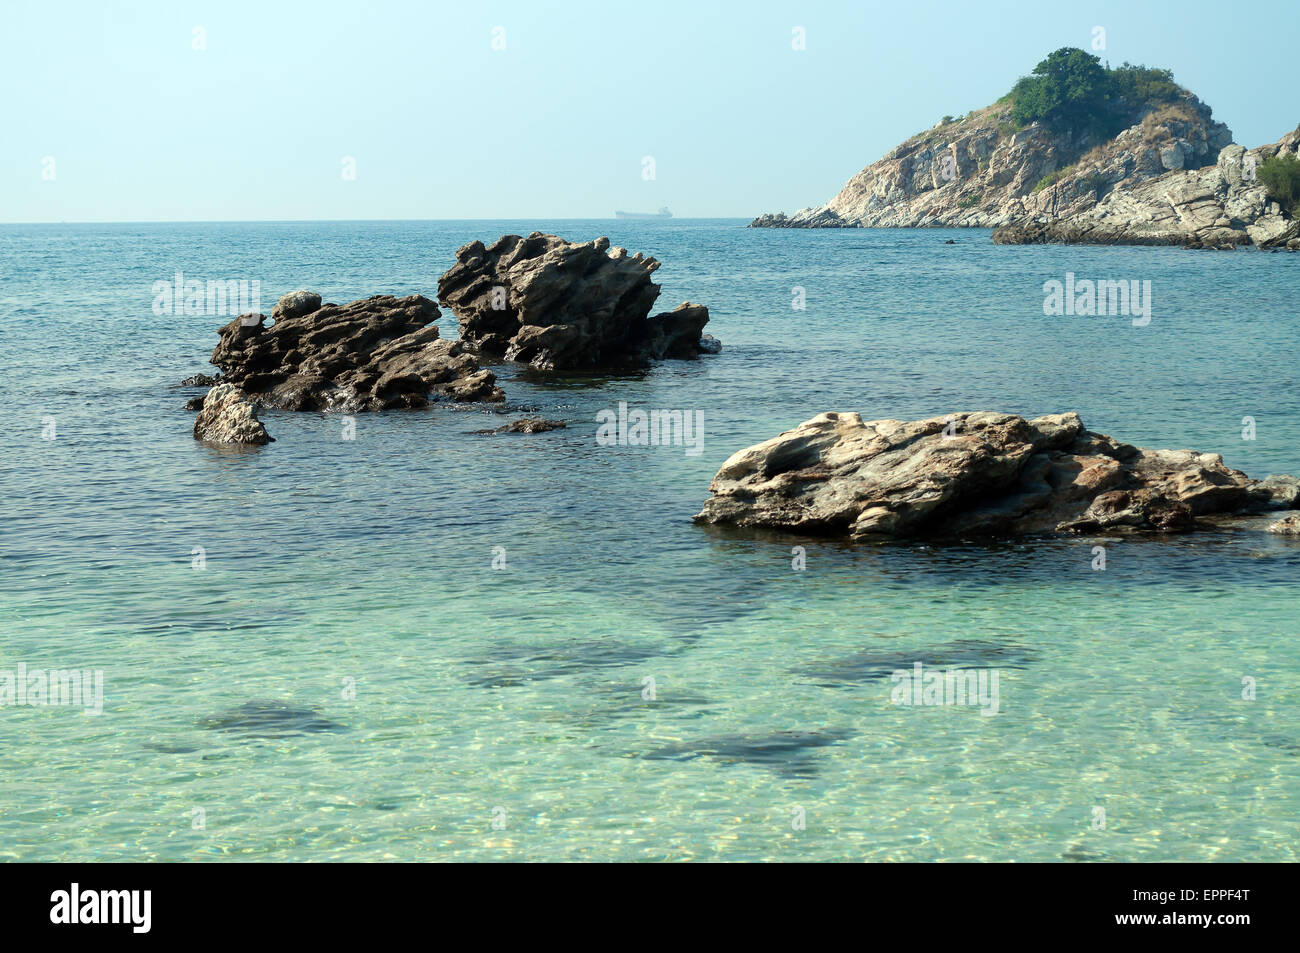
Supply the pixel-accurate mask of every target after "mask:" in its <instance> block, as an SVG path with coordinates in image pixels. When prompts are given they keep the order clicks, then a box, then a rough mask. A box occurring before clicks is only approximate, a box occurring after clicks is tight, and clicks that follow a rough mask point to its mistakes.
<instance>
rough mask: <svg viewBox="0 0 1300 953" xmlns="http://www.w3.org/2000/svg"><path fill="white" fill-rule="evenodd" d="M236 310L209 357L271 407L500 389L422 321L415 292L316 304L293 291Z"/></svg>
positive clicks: (430, 307) (403, 402) (425, 310)
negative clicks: (262, 308)
mask: <svg viewBox="0 0 1300 953" xmlns="http://www.w3.org/2000/svg"><path fill="white" fill-rule="evenodd" d="M271 313H272V317H273V319H274V323H273V324H272V325H271V326H270V327H265V326H264V325H263V323H262V322H263V321H265V320H266V318H265V316H264V315H260V314H253V315H241V316H240V317H239V318H236V319H235V320H234V321H231V322H230V323H229V324H227V325H226V326H225V327H223V328H222V329H221V330H220V332H219V333H220V335H221V342H220V343H219V344H218V345H217V347H216V349H215V350H214V351H213V352H212V363H213V364H215V365H216V366H217V367H219V368H221V370H222V372H223V373H224V376H225V377H224V379H225V380H227V381H231V382H233V383H236V384H239V385H240V386H242V387H243V388H244V389H245V390H246V391H247V392H248V393H250V394H256V395H257V396H258V398H259V399H260V400H261V401H262V402H264V403H265V404H267V405H268V406H271V407H275V408H277V409H280V410H334V409H338V410H350V411H367V410H384V409H387V408H394V407H422V406H424V405H425V404H427V403H428V396H429V394H430V393H437V394H441V395H443V396H445V397H447V398H449V399H451V400H457V401H499V400H503V399H504V395H503V394H502V393H501V390H500V388H498V387H497V386H496V377H495V375H493V373H492V372H491V371H489V370H485V369H482V368H480V367H479V364H478V361H477V360H475V359H474V357H473V356H472V355H470V354H467V353H464V351H463V349H462V348H461V346H460V344H459V343H457V342H455V341H447V340H442V339H440V338H439V337H438V329H437V327H435V326H434V325H433V323H432V322H434V321H436V320H438V318H439V312H438V308H437V306H436V305H435V304H434V303H433V302H432V301H430V300H429V299H428V298H425V297H424V296H422V295H409V296H407V297H405V298H395V297H393V296H392V295H375V296H373V297H370V298H363V299H361V300H359V301H353V302H352V303H351V304H347V305H343V306H339V305H336V304H326V305H322V304H321V303H320V295H318V294H315V293H313V292H309V291H295V292H292V293H290V294H287V295H285V296H284V297H283V298H281V299H280V301H279V303H278V304H276V306H275V309H274V310H273V311H272V312H271Z"/></svg>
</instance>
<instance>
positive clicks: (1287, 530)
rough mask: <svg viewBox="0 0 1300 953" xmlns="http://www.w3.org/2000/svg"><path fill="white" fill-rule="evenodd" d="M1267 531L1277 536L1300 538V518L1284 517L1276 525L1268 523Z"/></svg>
mask: <svg viewBox="0 0 1300 953" xmlns="http://www.w3.org/2000/svg"><path fill="white" fill-rule="evenodd" d="M1268 531H1269V532H1270V533H1277V534H1278V535H1279V536H1300V516H1284V517H1282V519H1280V520H1278V521H1277V522H1276V523H1270V524H1269V526H1268Z"/></svg>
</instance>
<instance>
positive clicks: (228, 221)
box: [0, 215, 752, 225]
mask: <svg viewBox="0 0 1300 953" xmlns="http://www.w3.org/2000/svg"><path fill="white" fill-rule="evenodd" d="M532 220H537V221H548V222H623V221H628V222H636V221H641V222H644V221H650V222H655V223H658V224H663V223H664V222H717V221H737V222H744V221H751V220H752V219H751V218H748V217H746V216H743V215H700V216H685V215H681V216H678V215H674V216H673V217H672V218H670V219H636V218H629V219H621V218H615V217H612V216H611V217H609V218H601V217H592V216H563V215H555V216H551V215H528V216H523V217H517V218H511V217H495V218H149V219H144V218H142V219H112V220H110V219H87V220H82V221H68V220H64V219H60V220H58V221H40V222H0V225H311V224H327V223H338V222H382V223H387V222H527V221H532Z"/></svg>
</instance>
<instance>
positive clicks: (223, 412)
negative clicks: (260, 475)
mask: <svg viewBox="0 0 1300 953" xmlns="http://www.w3.org/2000/svg"><path fill="white" fill-rule="evenodd" d="M186 406H187V407H188V406H189V405H188V404H187V405H186ZM194 439H195V440H203V441H206V442H207V443H246V444H264V443H270V442H271V441H273V440H274V439H275V438H274V437H272V436H271V435H270V434H268V433H267V432H266V427H265V426H264V425H263V424H262V422H261V421H260V420H258V419H257V405H256V404H254V403H253V401H252V400H250V399H249V397H248V395H247V394H246V393H244V390H243V388H241V387H238V386H236V385H235V384H218V385H217V386H216V387H214V388H212V390H210V391H208V393H207V395H206V396H205V397H204V398H203V402H202V404H201V409H200V410H199V416H198V417H197V418H196V419H195V421H194Z"/></svg>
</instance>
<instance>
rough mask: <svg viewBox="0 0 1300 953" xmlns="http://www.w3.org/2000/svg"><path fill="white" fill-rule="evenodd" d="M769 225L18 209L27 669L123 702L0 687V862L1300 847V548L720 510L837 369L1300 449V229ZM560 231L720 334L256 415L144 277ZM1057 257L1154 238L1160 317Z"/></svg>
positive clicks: (1205, 856) (348, 276)
mask: <svg viewBox="0 0 1300 953" xmlns="http://www.w3.org/2000/svg"><path fill="white" fill-rule="evenodd" d="M742 225H743V223H741V222H734V221H708V222H692V221H680V222H672V223H657V222H652V223H639V222H582V221H566V222H413V223H312V224H207V225H200V224H184V225H41V226H0V370H2V373H0V399H2V400H3V404H4V407H5V409H6V426H4V427H3V428H0V508H2V510H3V517H4V518H3V526H4V532H3V534H2V535H0V560H2V562H0V572H2V573H3V582H4V585H3V592H2V593H0V622H2V625H0V633H2V635H0V672H2V671H4V670H12V669H15V668H16V666H17V665H18V664H19V663H23V664H25V665H26V666H27V667H28V669H29V670H31V669H60V668H73V667H75V668H88V669H100V670H102V671H103V673H104V702H103V714H101V715H98V716H96V715H91V714H86V713H84V712H83V711H81V710H80V709H78V708H75V707H52V706H44V707H40V706H25V707H13V706H10V707H5V708H0V778H3V781H2V782H0V857H2V858H4V859H8V860H151V859H157V860H376V859H401V860H418V859H433V860H502V859H529V860H570V859H590V860H683V859H707V860H968V859H969V860H1043V861H1061V860H1064V861H1070V860H1074V861H1079V860H1118V861H1130V860H1250V861H1263V860H1296V859H1297V854H1298V853H1300V848H1298V847H1297V844H1298V843H1300V836H1298V835H1300V820H1297V819H1298V818H1300V784H1297V782H1298V781H1300V709H1298V706H1297V701H1298V700H1300V689H1298V688H1297V684H1298V683H1297V676H1298V675H1300V652H1298V651H1297V638H1296V637H1297V629H1298V628H1300V623H1298V622H1297V607H1298V606H1297V598H1296V589H1295V580H1296V577H1297V570H1298V569H1300V543H1296V542H1293V541H1289V540H1286V539H1282V538H1278V537H1274V536H1269V535H1266V534H1263V533H1260V532H1258V531H1257V530H1256V529H1252V528H1250V527H1225V528H1223V529H1220V530H1215V531H1210V532H1205V533H1200V534H1195V535H1191V536H1185V537H1176V538H1170V539H1125V540H1120V539H1049V540H1030V541H1019V542H1014V543H992V544H983V545H974V544H970V545H949V546H932V545H920V544H912V545H883V546H861V547H853V546H848V545H843V544H840V543H835V542H830V541H826V540H817V539H791V538H787V537H780V536H764V535H762V534H746V533H737V532H723V531H718V530H711V529H705V528H702V527H697V526H695V525H693V524H692V523H691V522H690V517H691V516H692V515H693V514H694V513H695V512H697V511H698V510H699V508H700V506H701V504H702V503H703V501H704V500H705V499H706V497H707V495H708V494H707V487H708V483H709V480H710V478H711V477H712V475H713V473H714V471H715V470H716V469H717V467H718V466H719V465H720V464H721V462H722V461H723V460H724V459H726V457H727V456H729V455H730V454H731V453H733V452H734V451H736V450H738V449H740V448H742V447H745V446H747V445H749V444H751V443H755V442H758V441H760V440H763V439H766V438H768V437H771V436H774V435H776V434H777V433H778V432H780V431H781V430H783V429H787V428H789V427H791V426H793V425H795V424H797V423H799V422H800V421H802V420H804V419H807V418H808V417H811V416H813V415H814V414H816V413H818V412H821V411H825V410H853V411H858V412H861V413H862V414H863V415H864V417H867V418H871V417H900V418H910V417H920V416H933V415H938V414H943V413H947V412H951V411H961V410H974V409H991V410H1005V411H1011V412H1016V413H1025V414H1040V413H1052V412H1060V411H1065V410H1077V411H1078V412H1079V413H1080V414H1081V415H1082V416H1083V419H1084V421H1085V422H1086V423H1087V424H1088V425H1089V426H1090V427H1091V428H1093V429H1095V430H1100V431H1103V432H1107V433H1111V434H1113V435H1115V436H1117V437H1119V438H1121V439H1124V440H1127V441H1130V442H1133V443H1138V444H1143V445H1147V446H1162V447H1193V448H1196V449H1201V450H1212V451H1219V452H1222V453H1223V454H1224V456H1225V459H1226V460H1227V462H1228V463H1229V464H1231V465H1234V466H1237V467H1240V468H1242V469H1244V470H1246V472H1248V473H1250V474H1251V475H1255V476H1263V475H1265V474H1267V473H1270V472H1293V473H1295V472H1300V388H1298V387H1297V382H1296V375H1295V371H1294V368H1295V367H1296V363H1297V350H1298V345H1297V335H1296V327H1295V322H1296V307H1295V303H1296V301H1297V298H1298V297H1300V270H1298V268H1297V266H1298V260H1297V259H1296V258H1295V257H1294V256H1287V255H1268V254H1260V253H1247V252H1238V253H1231V254H1229V253H1223V254H1209V253H1191V252H1183V251H1180V250H1178V249H1146V248H1067V247H1027V248H1020V247H999V246H994V245H992V244H991V243H990V241H989V238H988V232H986V231H951V232H950V231H940V230H918V231H911V230H901V231H873V230H851V231H765V230H746V229H744V228H743V227H742ZM534 228H537V229H542V230H546V231H554V232H556V233H558V234H561V235H564V236H565V237H568V238H572V239H581V240H585V239H589V238H594V237H596V236H597V235H601V234H605V235H609V236H610V238H611V240H612V241H613V242H614V243H615V244H622V245H626V246H628V247H629V248H630V249H632V250H638V251H644V252H646V253H649V254H653V255H655V256H656V257H658V258H659V259H660V260H661V261H662V262H663V267H662V268H661V269H660V271H659V272H658V274H657V278H658V280H659V281H660V282H661V283H662V284H663V286H664V288H665V291H664V294H663V296H662V297H661V301H660V303H661V304H662V305H663V306H664V308H665V309H667V308H670V307H672V306H673V305H675V304H676V303H677V302H679V301H682V300H685V299H687V298H689V299H691V300H693V301H700V302H703V303H706V304H708V305H709V307H710V309H711V313H712V315H713V319H712V321H711V322H710V324H709V328H708V330H709V331H710V332H712V333H713V334H715V335H717V336H718V337H719V338H721V339H722V340H723V342H724V351H723V353H722V354H721V355H719V356H717V357H710V358H705V359H702V360H701V361H699V362H667V363H664V364H661V365H659V366H658V367H656V368H654V369H653V370H651V371H650V372H648V373H646V374H645V375H643V376H618V377H570V378H564V379H558V380H547V379H541V378H533V377H530V376H529V375H527V374H526V373H524V372H522V371H521V370H520V369H517V368H512V367H509V366H502V367H499V368H497V371H498V375H499V377H500V379H501V382H502V385H503V387H504V388H505V390H506V393H507V395H508V397H509V399H510V401H511V403H512V404H518V405H527V406H530V407H535V408H536V409H537V412H539V413H541V414H543V415H545V416H548V417H556V418H560V419H564V420H567V421H568V422H569V426H568V428H567V429H564V430H558V431H554V432H551V433H546V434H538V435H531V436H520V435H498V436H475V435H472V434H471V433H470V431H473V430H478V429H482V428H484V427H489V426H493V425H496V424H498V423H500V422H501V421H502V420H503V418H499V417H496V416H493V415H491V414H490V413H487V412H484V411H483V410H481V409H457V408H453V407H450V406H445V405H442V406H435V407H432V408H430V409H428V410H423V411H412V412H390V413H386V414H382V415H359V416H358V417H357V418H356V439H355V440H351V441H349V440H344V439H342V424H343V422H342V421H341V420H340V418H338V417H337V416H323V415H316V414H298V415H292V414H286V413H277V412H274V411H266V412H263V414H262V419H263V420H264V421H265V422H266V423H267V426H268V428H269V430H270V432H271V433H272V434H273V435H274V436H275V437H276V438H277V442H276V443H273V444H271V445H270V446H268V447H265V448H261V449H258V450H255V451H251V452H238V451H230V450H221V449H216V448H211V447H206V446H203V445H200V444H198V443H196V442H195V441H194V440H193V438H192V437H191V435H190V428H191V426H192V420H193V415H192V414H190V413H187V412H185V411H184V410H183V409H182V405H183V403H184V401H185V400H186V399H187V398H188V397H189V396H191V395H192V393H193V392H191V391H187V390H182V389H176V388H175V387H174V386H173V385H174V384H175V383H176V382H178V381H179V380H180V379H181V378H183V377H186V376H188V375H190V374H192V373H195V372H198V371H207V370H211V368H210V367H208V366H207V364H206V361H207V357H208V355H209V354H210V352H211V348H212V346H213V344H215V342H216V335H215V330H216V328H217V327H218V326H219V325H220V324H222V323H225V321H226V320H228V319H227V318H226V317H214V316H157V315H155V314H154V313H153V310H152V304H153V293H152V290H151V288H152V285H153V282H155V281H157V280H160V279H161V280H169V279H170V278H171V277H172V275H173V274H174V273H175V272H176V271H177V270H181V271H184V272H185V273H186V275H187V276H189V277H196V278H204V279H206V278H221V279H226V278H235V279H239V278H245V279H250V280H252V279H256V280H259V281H260V282H261V287H262V310H264V311H266V312H268V313H269V311H270V308H271V306H272V304H273V303H274V300H275V298H276V297H278V296H279V295H280V294H282V293H284V292H286V291H290V290H293V289H295V288H299V287H307V288H312V289H315V290H318V291H320V292H321V293H322V294H323V295H325V296H326V299H327V300H331V301H337V302H345V301H349V300H352V299H354V298H357V297H362V296H365V295H369V294H375V293H380V292H386V293H394V294H407V293H412V292H423V293H425V294H427V295H429V296H431V297H432V296H433V295H434V293H435V291H436V285H437V278H438V276H439V274H441V273H442V271H443V270H445V269H446V268H447V267H448V266H449V265H450V263H451V262H452V260H453V252H454V250H455V248H456V247H458V246H459V245H461V244H463V243H464V242H466V241H469V240H471V239H473V238H481V239H484V240H491V239H494V238H496V237H497V236H498V235H500V234H502V233H504V232H512V231H513V232H523V233H526V232H527V231H529V230H532V229H534ZM949 238H951V239H953V240H954V241H955V242H956V244H954V245H945V244H943V242H944V241H945V240H946V239H949ZM1066 272H1074V273H1075V274H1076V275H1078V276H1080V277H1097V278H1106V279H1116V280H1119V279H1140V280H1150V281H1151V283H1152V296H1153V311H1152V320H1151V323H1150V324H1149V325H1148V326H1146V327H1139V328H1135V327H1133V326H1132V325H1131V322H1130V320H1129V319H1128V318H1126V317H1046V316H1044V314H1043V307H1042V305H1043V297H1044V295H1043V291H1042V285H1043V282H1044V281H1046V280H1049V279H1052V278H1056V279H1058V280H1063V279H1064V276H1065V274H1066ZM796 286H798V287H801V288H803V289H804V290H805V294H806V302H807V307H806V310H796V309H794V308H793V307H792V299H793V296H794V292H793V289H794V288H795V287H796ZM441 324H442V327H443V329H444V333H445V334H447V335H452V334H454V329H455V319H454V318H453V317H452V316H451V315H450V314H449V313H444V316H443V318H442V321H441ZM620 401H626V402H627V403H628V404H629V406H631V407H639V408H643V409H681V410H686V411H692V412H693V411H700V412H702V414H703V420H704V434H705V439H704V449H703V452H702V453H701V454H699V455H697V456H693V455H689V454H687V453H686V452H685V451H684V449H683V448H681V447H602V446H598V445H597V444H596V442H595V433H596V427H597V424H596V422H595V415H596V413H597V412H598V411H599V410H602V409H607V408H610V409H612V408H617V406H618V404H619V402H620ZM1245 416H1251V417H1253V418H1255V421H1256V426H1257V435H1256V439H1254V440H1243V439H1242V418H1243V417H1245ZM46 418H53V422H54V424H55V434H54V435H53V436H54V439H52V440H45V439H42V429H43V426H44V423H45V421H46ZM796 545H801V546H804V547H805V549H806V560H807V564H806V569H804V570H803V571H794V570H793V569H792V547H793V546H796ZM1096 545H1105V546H1106V547H1107V567H1106V569H1105V570H1104V571H1094V570H1093V569H1092V562H1093V553H1092V548H1093V547H1094V546H1096ZM195 547H201V548H202V550H203V552H204V560H205V562H204V565H203V568H201V569H196V568H194V561H193V556H192V553H193V551H194V549H195ZM503 550H504V558H505V568H504V569H493V560H494V555H495V556H498V557H499V556H500V555H501V553H502V551H503ZM497 561H498V563H499V562H500V560H499V559H498V560H497ZM915 660H922V661H933V662H934V664H941V663H943V662H945V661H946V662H947V663H949V664H955V665H958V666H961V667H966V668H980V667H985V668H992V669H994V670H996V671H997V673H998V675H999V685H1000V689H999V691H1000V702H999V711H998V714H997V715H995V716H993V717H986V716H984V715H981V713H980V711H979V710H978V709H977V708H975V707H969V706H930V707H904V706H899V705H895V704H892V703H891V700H890V693H891V688H892V686H891V682H890V679H889V677H888V675H889V673H890V672H892V671H893V670H895V669H910V668H911V664H912V662H913V661H915ZM1247 677H1249V678H1251V679H1254V683H1255V686H1256V693H1257V694H1256V697H1255V698H1254V700H1249V701H1248V700H1245V699H1243V698H1242V692H1243V688H1242V685H1243V681H1242V680H1243V678H1247ZM647 678H650V679H653V686H654V692H653V698H647V697H645V695H648V694H651V693H650V692H649V690H648V686H647V683H646V682H645V680H646V679H647ZM250 703H252V704H251V705H250ZM275 705H281V706H285V707H284V708H279V709H277V708H276V707H275ZM241 706H243V707H242V708H241ZM231 709H235V711H234V712H233V713H231V712H230V710H231ZM295 710H297V711H300V712H302V714H295V713H294V712H295ZM223 713H224V714H223ZM313 713H314V714H313ZM258 716H260V717H258ZM199 811H201V814H198V813H196V812H199ZM1102 811H1104V821H1105V823H1104V827H1103V826H1100V824H1099V818H1100V817H1101V816H1102V815H1101V812H1102ZM800 812H802V817H803V824H802V825H800V824H797V823H795V821H796V820H797V818H798V816H799V814H800ZM200 821H201V822H202V823H200Z"/></svg>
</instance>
